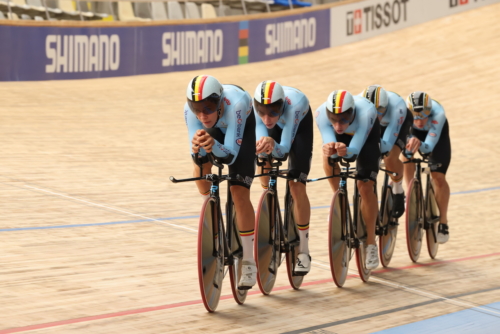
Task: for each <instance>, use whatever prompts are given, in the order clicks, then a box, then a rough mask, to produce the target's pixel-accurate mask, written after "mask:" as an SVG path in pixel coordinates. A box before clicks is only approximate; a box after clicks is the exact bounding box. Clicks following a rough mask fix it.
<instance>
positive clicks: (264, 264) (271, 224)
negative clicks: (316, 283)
mask: <svg viewBox="0 0 500 334" xmlns="http://www.w3.org/2000/svg"><path fill="white" fill-rule="evenodd" d="M286 158H287V157H286V156H285V157H284V158H273V157H271V156H268V157H267V158H266V159H260V158H258V159H257V165H258V166H260V167H261V168H262V174H259V175H255V177H260V176H269V187H268V189H267V190H266V191H264V192H263V193H262V196H261V198H260V200H259V205H258V207H257V214H256V217H255V218H256V219H255V260H256V261H255V262H256V263H257V269H258V270H257V272H258V273H257V283H258V284H259V289H260V291H261V292H262V293H263V294H264V295H269V294H270V293H271V291H272V289H273V287H274V284H275V282H276V277H277V274H278V267H279V266H280V265H281V263H282V261H283V260H284V259H286V267H287V273H288V280H289V282H290V285H291V286H292V287H293V288H294V289H296V290H297V289H299V288H300V285H301V284H302V281H303V279H304V274H302V273H295V272H294V268H295V264H296V262H297V256H298V255H299V245H300V237H299V233H298V230H297V226H296V224H295V217H294V214H293V208H294V203H293V198H292V195H291V193H290V189H289V185H288V182H287V184H286V193H285V213H284V221H283V219H282V216H281V210H280V204H279V197H278V189H277V183H278V182H277V179H278V178H283V179H285V180H287V181H290V180H293V181H295V182H296V181H297V180H296V179H293V178H290V177H288V176H286V175H284V174H286V173H287V171H285V170H282V171H280V169H279V167H280V166H281V164H282V161H284V160H286ZM273 159H274V161H273ZM266 162H267V163H269V164H270V167H269V168H266V167H265V166H266ZM266 171H267V172H266Z"/></svg>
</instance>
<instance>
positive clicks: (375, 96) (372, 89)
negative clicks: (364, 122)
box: [363, 85, 389, 109]
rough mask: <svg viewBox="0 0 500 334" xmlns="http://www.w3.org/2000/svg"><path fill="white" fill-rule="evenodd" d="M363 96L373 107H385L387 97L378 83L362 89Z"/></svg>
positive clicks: (387, 100) (387, 101) (387, 102)
mask: <svg viewBox="0 0 500 334" xmlns="http://www.w3.org/2000/svg"><path fill="white" fill-rule="evenodd" d="M363 96H364V97H366V98H367V99H368V100H370V101H371V102H372V103H373V104H374V105H375V108H376V109H378V108H387V104H389V97H388V96H387V92H386V91H385V89H384V88H382V86H380V85H371V86H369V87H368V88H366V89H365V90H364V91H363Z"/></svg>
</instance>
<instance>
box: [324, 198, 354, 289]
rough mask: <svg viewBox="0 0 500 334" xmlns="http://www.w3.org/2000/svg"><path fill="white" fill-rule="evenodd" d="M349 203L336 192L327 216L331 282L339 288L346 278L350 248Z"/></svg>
mask: <svg viewBox="0 0 500 334" xmlns="http://www.w3.org/2000/svg"><path fill="white" fill-rule="evenodd" d="M348 210H349V203H348V201H347V197H346V195H345V194H344V193H341V192H340V191H338V190H337V191H336V192H335V194H334V195H333V199H332V204H331V206H330V214H329V215H328V225H329V227H328V255H329V258H330V270H331V272H332V277H333V281H334V282H335V285H337V286H338V287H339V288H340V287H342V286H343V285H344V283H345V280H346V278H347V271H348V269H349V261H350V260H351V248H350V245H349V241H348V238H349V233H348V229H347V226H348V225H349V224H350V215H349V212H348Z"/></svg>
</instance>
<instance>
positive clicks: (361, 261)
mask: <svg viewBox="0 0 500 334" xmlns="http://www.w3.org/2000/svg"><path fill="white" fill-rule="evenodd" d="M357 211H358V212H356V213H355V215H357V226H356V235H357V237H358V240H359V247H358V248H356V266H357V267H358V273H359V278H361V280H362V281H363V282H367V281H368V279H369V278H370V274H371V272H372V271H371V269H367V268H366V248H367V247H368V243H367V242H366V240H367V238H368V233H367V230H366V224H365V221H364V219H363V215H362V214H361V197H358V210H357Z"/></svg>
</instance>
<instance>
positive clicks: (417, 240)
mask: <svg viewBox="0 0 500 334" xmlns="http://www.w3.org/2000/svg"><path fill="white" fill-rule="evenodd" d="M422 204H423V203H422V187H421V185H420V182H419V181H418V180H417V179H412V180H411V182H410V186H409V187H408V196H407V197H406V245H407V246H408V254H409V255H410V259H411V260H412V261H413V262H417V260H418V257H419V256H420V250H421V248H422V233H423V223H424V217H423V208H422Z"/></svg>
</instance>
